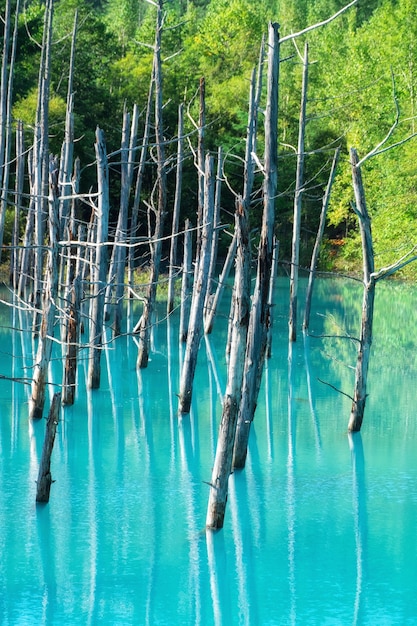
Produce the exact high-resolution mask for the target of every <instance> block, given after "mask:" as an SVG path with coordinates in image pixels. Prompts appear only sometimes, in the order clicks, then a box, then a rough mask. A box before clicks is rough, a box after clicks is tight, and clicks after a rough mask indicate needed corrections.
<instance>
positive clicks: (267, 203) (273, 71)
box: [233, 24, 279, 468]
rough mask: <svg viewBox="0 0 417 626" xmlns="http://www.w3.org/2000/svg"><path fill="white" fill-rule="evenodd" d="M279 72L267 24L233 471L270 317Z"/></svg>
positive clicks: (239, 463) (243, 445) (274, 36)
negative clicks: (253, 251)
mask: <svg viewBox="0 0 417 626" xmlns="http://www.w3.org/2000/svg"><path fill="white" fill-rule="evenodd" d="M278 71H279V35H278V25H277V24H270V25H269V32H268V84H267V106H266V115H265V137H266V141H265V159H264V160H265V164H264V170H265V180H264V209H263V217H262V230H261V239H260V243H259V251H258V268H257V276H256V284H255V291H254V295H253V299H252V308H251V313H250V321H249V330H248V340H247V346H246V356H245V369H244V375H243V388H242V398H241V401H240V407H239V417H238V423H237V431H236V440H235V444H234V452H233V467H235V468H241V467H244V465H245V461H246V454H247V446H248V440H249V432H250V426H251V423H252V421H253V418H254V414H255V409H256V403H257V398H258V392H259V386H260V381H261V378H262V371H263V364H264V358H265V350H266V340H267V330H268V325H269V316H270V311H269V306H268V295H269V281H270V277H271V265H272V253H273V239H274V221H275V195H276V188H277V153H278V138H277V132H278Z"/></svg>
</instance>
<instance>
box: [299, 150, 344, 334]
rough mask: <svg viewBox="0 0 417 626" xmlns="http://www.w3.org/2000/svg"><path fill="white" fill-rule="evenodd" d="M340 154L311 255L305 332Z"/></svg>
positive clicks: (334, 168) (333, 171) (330, 181)
mask: <svg viewBox="0 0 417 626" xmlns="http://www.w3.org/2000/svg"><path fill="white" fill-rule="evenodd" d="M339 154H340V148H337V149H336V150H335V153H334V157H333V163H332V167H331V170H330V175H329V180H328V182H327V186H326V191H325V193H324V196H323V202H322V207H321V214H320V224H319V228H318V231H317V236H316V241H315V244H314V248H313V253H312V255H311V263H310V274H309V276H308V285H307V294H306V304H305V309H304V320H303V329H304V330H308V326H309V323H310V312H311V299H312V297H313V287H314V281H315V278H316V270H317V262H318V259H319V254H320V246H321V242H322V239H323V234H324V228H325V226H326V216H327V209H328V206H329V202H330V195H331V190H332V186H333V181H334V177H335V175H336V168H337V163H338V161H339Z"/></svg>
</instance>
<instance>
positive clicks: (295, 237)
mask: <svg viewBox="0 0 417 626" xmlns="http://www.w3.org/2000/svg"><path fill="white" fill-rule="evenodd" d="M307 81H308V44H307V43H306V44H305V47H304V59H303V85H302V89H301V108H300V124H299V130H298V148H297V174H296V182H295V197H294V222H293V234H292V254H291V277H290V315H289V322H288V326H289V338H290V341H295V340H296V338H297V302H298V274H299V263H300V230H301V200H302V195H303V187H304V142H305V127H306V105H307Z"/></svg>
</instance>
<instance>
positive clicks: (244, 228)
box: [206, 204, 250, 529]
mask: <svg viewBox="0 0 417 626" xmlns="http://www.w3.org/2000/svg"><path fill="white" fill-rule="evenodd" d="M235 228H236V233H237V250H236V272H235V286H234V296H233V297H234V307H233V322H232V339H231V350H230V357H229V367H228V376H227V385H226V392H225V396H224V401H223V412H222V418H221V423H220V429H219V436H218V440H217V448H216V455H215V460H214V466H213V471H212V477H211V482H210V495H209V502H208V508H207V516H206V527H207V528H210V529H219V528H222V527H223V523H224V516H225V510H226V502H227V493H228V482H229V476H230V473H231V469H232V459H233V446H234V441H235V433H236V423H237V417H238V411H239V404H240V398H241V389H242V379H243V369H244V361H245V348H246V337H247V332H248V321H249V311H250V246H249V234H248V225H247V216H246V214H245V211H244V208H243V205H242V204H240V205H239V206H238V210H237V212H236V226H235Z"/></svg>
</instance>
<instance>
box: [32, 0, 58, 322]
mask: <svg viewBox="0 0 417 626" xmlns="http://www.w3.org/2000/svg"><path fill="white" fill-rule="evenodd" d="M53 14H54V1H53V0H47V2H46V6H45V19H44V30H43V41H42V54H41V63H40V67H39V83H38V105H37V111H36V123H35V137H34V145H33V169H34V181H35V184H34V203H35V246H36V250H35V262H34V285H33V304H34V320H33V328H34V332H35V334H36V333H37V332H38V323H39V315H40V313H39V312H40V308H41V294H42V278H43V262H44V236H45V221H46V218H47V215H48V203H47V198H48V184H49V93H50V83H51V47H52V22H53Z"/></svg>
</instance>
